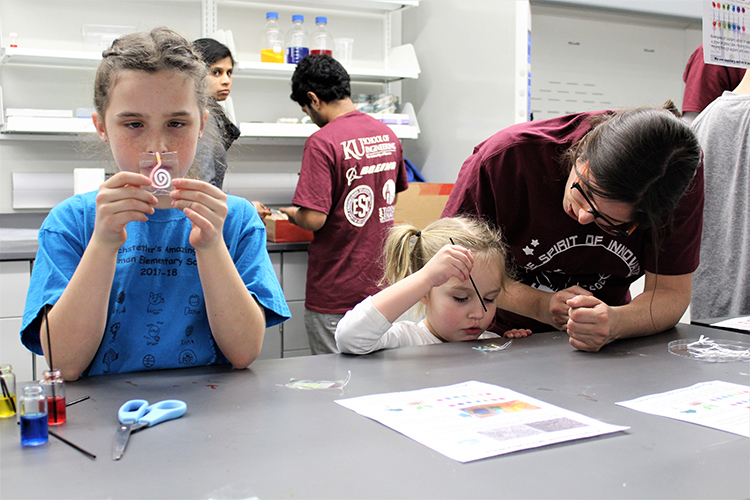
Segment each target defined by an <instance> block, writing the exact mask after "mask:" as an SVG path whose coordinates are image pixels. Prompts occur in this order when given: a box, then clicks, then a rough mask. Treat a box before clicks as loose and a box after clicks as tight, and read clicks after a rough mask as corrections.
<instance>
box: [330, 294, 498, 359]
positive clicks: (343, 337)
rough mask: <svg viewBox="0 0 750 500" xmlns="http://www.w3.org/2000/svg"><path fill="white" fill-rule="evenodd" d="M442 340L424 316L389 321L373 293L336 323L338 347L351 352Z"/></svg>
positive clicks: (485, 336) (488, 336)
mask: <svg viewBox="0 0 750 500" xmlns="http://www.w3.org/2000/svg"><path fill="white" fill-rule="evenodd" d="M497 337H500V335H498V334H496V333H492V332H484V333H483V334H482V335H480V336H479V338H480V339H491V338H497ZM440 343H442V340H440V339H439V338H437V337H436V336H435V335H433V334H432V332H430V330H429V329H428V328H427V325H425V322H424V320H422V321H420V322H419V323H415V322H413V321H398V322H396V323H390V322H389V321H388V320H387V319H386V318H385V316H383V315H382V314H381V313H380V311H378V310H377V309H376V308H375V306H374V305H373V304H372V297H367V298H366V299H365V300H363V301H362V302H360V303H359V304H357V306H356V307H355V308H354V309H352V310H351V311H349V312H347V313H346V314H345V315H344V317H343V318H341V320H340V321H339V323H338V326H336V347H338V349H339V351H341V352H345V353H348V354H369V353H371V352H375V351H379V350H381V349H394V348H396V347H406V346H413V345H428V344H440Z"/></svg>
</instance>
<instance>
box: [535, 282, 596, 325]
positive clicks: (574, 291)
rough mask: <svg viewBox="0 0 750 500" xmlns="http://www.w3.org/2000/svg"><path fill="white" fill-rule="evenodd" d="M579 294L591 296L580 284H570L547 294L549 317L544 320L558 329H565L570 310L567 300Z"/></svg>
mask: <svg viewBox="0 0 750 500" xmlns="http://www.w3.org/2000/svg"><path fill="white" fill-rule="evenodd" d="M580 295H584V296H589V297H591V296H593V294H592V293H591V292H589V291H588V290H584V289H583V288H581V287H580V286H572V287H570V288H566V289H565V290H560V291H559V292H556V293H552V294H549V305H548V307H547V311H548V313H549V317H548V318H547V319H546V320H544V322H545V323H547V324H550V325H552V326H554V327H555V328H557V329H558V330H562V331H565V329H566V328H567V325H568V320H569V319H570V318H569V317H568V314H569V310H570V306H569V305H568V300H570V299H572V298H573V297H578V296H580Z"/></svg>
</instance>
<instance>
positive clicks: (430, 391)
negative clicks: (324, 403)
mask: <svg viewBox="0 0 750 500" xmlns="http://www.w3.org/2000/svg"><path fill="white" fill-rule="evenodd" d="M336 403H338V404H340V405H341V406H343V407H345V408H348V409H350V410H352V411H354V412H356V413H359V414H360V415H363V416H365V417H368V418H371V419H373V420H375V421H377V422H380V423H381V424H383V425H386V426H388V427H390V428H391V429H393V430H395V431H397V432H400V433H401V434H403V435H405V436H407V437H409V438H411V439H413V440H414V441H417V442H418V443H421V444H423V445H425V446H427V447H429V448H431V449H433V450H435V451H437V452H439V453H442V454H443V455H445V456H446V457H448V458H452V459H453V460H457V461H459V462H470V461H473V460H479V459H481V458H487V457H492V456H496V455H503V454H506V453H512V452H514V451H519V450H527V449H530V448H538V447H541V446H547V445H550V444H554V443H562V442H565V441H573V440H577V439H583V438H588V437H593V436H599V435H602V434H609V433H613V432H619V431H624V430H626V429H628V427H622V426H617V425H610V424H606V423H603V422H600V421H598V420H594V419H593V418H589V417H587V416H585V415H581V414H579V413H575V412H572V411H568V410H565V409H562V408H558V407H556V406H553V405H551V404H548V403H545V402H543V401H540V400H538V399H534V398H531V397H529V396H526V395H524V394H521V393H518V392H515V391H512V390H510V389H506V388H503V387H498V386H496V385H491V384H485V383H482V382H476V381H470V382H464V383H461V384H455V385H449V386H444V387H431V388H427V389H420V390H417V391H408V392H392V393H387V394H375V395H371V396H361V397H356V398H349V399H341V400H338V401H336Z"/></svg>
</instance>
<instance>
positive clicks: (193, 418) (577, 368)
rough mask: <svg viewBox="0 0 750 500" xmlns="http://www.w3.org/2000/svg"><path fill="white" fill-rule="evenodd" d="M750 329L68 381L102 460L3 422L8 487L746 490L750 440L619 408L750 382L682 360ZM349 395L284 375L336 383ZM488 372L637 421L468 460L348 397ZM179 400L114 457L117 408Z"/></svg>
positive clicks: (182, 492) (383, 493)
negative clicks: (688, 343)
mask: <svg viewBox="0 0 750 500" xmlns="http://www.w3.org/2000/svg"><path fill="white" fill-rule="evenodd" d="M701 333H707V334H708V335H710V336H712V337H716V338H728V339H747V336H746V335H745V336H743V335H739V334H734V333H731V332H721V334H719V333H717V331H716V330H707V329H705V328H702V327H698V326H690V325H680V326H678V327H677V328H676V329H673V330H670V331H667V332H665V333H662V334H659V335H655V336H651V337H645V338H641V339H632V340H625V341H620V342H615V343H612V344H610V345H609V346H606V347H605V348H604V349H603V350H602V351H601V352H599V353H596V354H591V353H584V352H578V351H576V350H574V349H572V348H571V347H570V346H569V345H568V342H567V336H566V335H564V334H561V333H548V334H537V335H534V336H532V337H530V338H527V339H517V340H515V341H514V343H513V345H512V346H511V347H510V348H509V349H508V350H507V351H504V352H496V353H482V352H480V351H477V350H474V349H472V346H476V345H477V344H478V343H477V342H470V343H453V344H443V345H436V346H425V347H414V348H402V349H395V350H391V351H384V352H379V353H375V354H372V355H369V356H363V357H354V356H348V355H333V354H332V355H326V356H316V357H301V358H291V359H281V360H268V361H260V362H257V363H254V364H253V365H252V366H251V368H250V369H248V370H241V371H233V370H230V369H227V368H225V367H204V368H194V369H184V370H170V371H162V372H150V373H134V374H122V375H113V376H101V377H94V378H90V379H85V380H81V381H79V382H75V383H69V384H68V385H67V398H68V401H71V400H73V399H76V398H78V397H81V396H84V395H90V396H91V399H89V400H88V401H85V402H82V403H79V404H76V405H74V406H71V407H69V408H68V421H67V423H65V424H64V425H63V426H60V427H59V428H58V429H57V430H58V432H59V433H60V434H61V435H63V436H64V437H66V438H68V439H70V440H72V441H73V442H75V443H77V444H78V445H80V446H82V447H83V448H85V449H87V450H89V451H91V452H93V453H95V454H96V455H98V458H97V459H96V460H91V459H89V458H86V457H85V456H84V455H82V454H81V453H78V452H77V451H75V450H73V449H72V448H70V447H68V446H66V445H65V444H63V443H62V442H60V441H58V440H56V439H55V438H53V437H51V438H50V442H49V443H48V444H47V445H45V446H43V447H39V448H36V449H34V448H22V447H21V446H20V439H19V430H18V426H17V425H16V423H15V422H14V421H13V419H5V420H4V421H1V422H0V437H1V438H2V440H1V441H2V446H1V448H0V451H1V453H0V456H1V458H0V464H1V465H2V467H0V498H3V499H7V500H10V499H15V498H26V499H32V498H40V499H49V498H130V499H133V498H136V499H140V498H144V499H145V498H169V499H177V498H180V499H182V498H198V499H206V498H215V499H229V498H233V499H234V498H237V499H239V498H250V497H256V496H257V497H259V498H261V499H266V498H294V499H304V498H577V499H580V498H679V499H685V498H712V499H713V498H748V497H750V439H747V438H744V437H741V436H737V435H734V434H730V433H726V432H721V431H718V430H714V429H710V428H706V427H701V426H698V425H693V424H689V423H685V422H680V421H677V420H672V419H668V418H663V417H658V416H654V415H648V414H644V413H640V412H636V411H634V410H630V409H627V408H622V407H619V406H616V405H615V402H617V401H623V400H627V399H632V398H636V397H639V396H643V395H647V394H653V393H657V392H664V391H669V390H673V389H678V388H681V387H686V386H689V385H692V384H694V383H697V382H704V381H710V380H724V381H728V382H734V383H742V384H747V383H748V381H749V380H750V376H748V373H749V372H750V364H748V363H740V362H734V363H705V362H699V361H693V360H689V359H684V358H681V357H678V356H674V355H672V354H669V353H668V351H667V343H668V342H669V341H670V340H673V339H677V338H697V337H698V336H699V335H700V334H701ZM348 370H351V372H352V378H351V382H350V383H349V385H348V387H347V388H346V390H345V392H344V393H343V394H341V393H340V392H339V391H337V390H322V391H302V390H294V389H289V388H286V387H281V386H280V385H279V384H284V383H286V382H288V381H289V379H290V378H300V379H313V380H336V379H342V378H344V377H345V376H346V373H347V371H348ZM467 380H478V381H482V382H487V383H491V384H496V385H500V386H503V387H508V388H510V389H513V390H515V391H518V392H521V393H524V394H527V395H529V396H532V397H535V398H538V399H541V400H543V401H546V402H549V403H552V404H554V405H557V406H560V407H562V408H567V409H569V410H573V411H577V412H580V413H583V414H585V415H588V416H590V417H593V418H596V419H599V420H602V421H605V422H609V423H613V424H618V425H626V426H630V427H631V429H630V430H628V431H626V432H620V433H616V434H611V435H607V436H600V437H597V438H592V439H586V440H581V441H577V442H568V443H562V444H558V445H554V446H548V447H545V448H539V449H534V450H527V451H523V452H518V453H514V454H510V455H504V456H498V457H494V458H489V459H485V460H480V461H476V462H470V463H466V464H461V463H459V462H456V461H453V460H451V459H449V458H446V457H444V456H443V455H440V454H438V453H437V452H434V451H432V450H431V449H429V448H427V447H425V446H423V445H421V444H418V443H416V442H414V441H412V440H410V439H408V438H406V437H404V436H403V435H401V434H399V433H397V432H395V431H393V430H391V429H389V428H387V427H385V426H383V425H380V424H378V423H376V422H374V421H372V420H369V419H367V418H365V417H362V416H359V415H357V414H355V413H354V412H352V411H350V410H347V409H345V408H343V407H341V406H339V405H337V404H335V403H334V400H336V399H339V398H343V397H353V396H361V395H367V394H377V393H383V392H392V391H407V390H415V389H421V388H425V387H432V386H440V385H448V384H454V383H459V382H464V381H467ZM132 398H143V399H147V400H149V401H151V402H156V401H160V400H162V399H168V398H179V399H183V400H184V401H186V402H187V405H188V410H187V413H186V414H185V416H184V417H182V418H180V419H179V420H175V421H170V422H166V423H163V424H159V425H158V426H156V427H153V428H149V429H146V430H143V431H140V432H138V433H137V434H133V435H132V437H131V439H130V444H129V445H128V448H127V450H126V452H125V456H124V457H123V458H122V460H120V461H119V462H113V461H112V460H111V445H112V440H113V437H114V434H115V429H116V427H117V418H116V412H117V409H118V408H119V406H120V405H121V404H122V403H123V402H125V401H126V400H128V399H132Z"/></svg>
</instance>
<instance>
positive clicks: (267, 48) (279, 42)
mask: <svg viewBox="0 0 750 500" xmlns="http://www.w3.org/2000/svg"><path fill="white" fill-rule="evenodd" d="M260 62H270V63H283V62H284V34H283V33H282V32H281V28H280V27H279V13H278V12H266V25H265V27H264V28H263V36H262V37H261V49H260Z"/></svg>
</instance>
